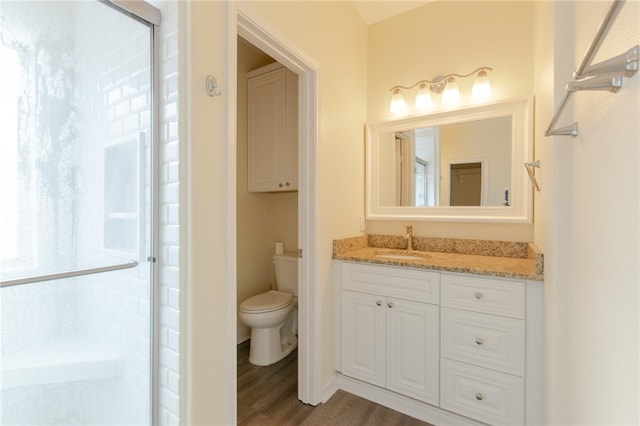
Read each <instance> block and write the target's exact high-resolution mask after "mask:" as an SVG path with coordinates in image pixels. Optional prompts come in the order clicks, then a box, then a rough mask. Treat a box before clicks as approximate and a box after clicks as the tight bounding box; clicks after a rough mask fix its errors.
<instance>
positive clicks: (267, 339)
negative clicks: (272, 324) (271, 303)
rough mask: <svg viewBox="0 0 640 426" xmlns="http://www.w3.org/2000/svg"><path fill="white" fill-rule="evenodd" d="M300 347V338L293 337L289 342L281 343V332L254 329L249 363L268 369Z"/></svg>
mask: <svg viewBox="0 0 640 426" xmlns="http://www.w3.org/2000/svg"><path fill="white" fill-rule="evenodd" d="M297 347H298V337H297V336H296V335H292V336H290V337H289V338H288V341H286V342H281V341H280V330H278V329H277V328H276V329H265V328H252V329H251V343H250V346H249V362H250V363H251V364H253V365H258V366H261V367H266V366H267V365H271V364H275V363H276V362H278V361H280V360H281V359H283V358H284V357H286V356H287V355H289V354H290V353H291V352H292V351H293V350H294V349H295V348H297Z"/></svg>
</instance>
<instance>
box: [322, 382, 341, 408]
mask: <svg viewBox="0 0 640 426" xmlns="http://www.w3.org/2000/svg"><path fill="white" fill-rule="evenodd" d="M336 392H338V376H333V377H332V378H331V380H329V381H328V382H327V383H325V384H324V386H323V387H322V403H323V404H324V403H325V402H327V401H328V400H329V398H331V397H332V396H333V394H334V393H336Z"/></svg>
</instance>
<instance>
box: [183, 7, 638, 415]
mask: <svg viewBox="0 0 640 426" xmlns="http://www.w3.org/2000/svg"><path fill="white" fill-rule="evenodd" d="M455 4H457V5H459V4H460V3H455ZM477 4H478V5H479V6H480V5H485V6H486V7H487V8H490V6H491V5H486V4H485V3H483V2H478V3H477ZM607 4H608V3H603V2H577V3H569V2H560V1H559V2H536V3H535V6H534V7H530V6H525V5H524V4H523V5H522V7H525V9H526V8H527V7H530V8H529V9H526V11H523V12H522V13H518V14H516V15H514V19H513V20H504V21H509V22H514V25H515V27H514V28H511V32H512V34H510V36H512V37H510V40H514V42H513V44H514V45H517V46H518V47H519V49H524V50H525V51H526V50H527V49H530V52H529V55H524V54H523V56H522V57H521V56H518V54H517V52H513V54H512V55H511V56H509V58H508V60H502V61H501V60H500V58H499V57H500V56H506V55H504V53H503V52H502V51H501V50H500V49H498V48H496V47H495V45H494V47H493V49H486V50H483V49H480V50H478V49H479V48H478V49H475V50H474V52H475V53H474V52H467V54H466V55H450V54H447V55H443V56H440V57H438V60H437V61H433V60H431V61H429V60H428V59H429V57H427V56H426V55H424V56H421V55H423V52H422V51H423V50H424V48H423V47H424V46H425V43H427V42H429V41H430V40H437V41H438V43H434V44H435V45H434V46H431V47H430V49H431V50H429V52H433V51H434V49H435V51H436V52H437V51H438V49H441V47H439V46H440V45H444V44H446V43H445V42H446V40H445V39H444V38H443V37H441V36H440V35H439V34H448V33H450V32H453V31H454V29H457V25H451V20H450V19H449V20H447V21H446V23H447V25H446V28H442V26H443V25H442V24H441V23H440V22H444V21H445V20H444V19H440V20H438V19H433V17H425V18H424V19H423V20H422V21H419V20H417V19H416V21H418V22H422V25H421V26H418V27H416V26H415V25H417V23H416V24H415V25H414V26H413V27H412V26H409V25H407V26H406V27H407V28H406V30H405V29H404V28H402V27H399V28H398V33H399V34H400V35H403V34H404V37H405V40H406V41H407V45H408V46H413V49H414V50H415V51H416V52H417V53H420V55H418V54H417V53H416V54H414V55H413V56H414V57H416V58H423V59H420V60H419V61H418V60H416V62H406V61H404V59H402V57H400V58H398V60H402V61H404V62H401V64H402V65H403V66H401V67H395V68H392V67H388V70H387V71H385V73H386V72H388V73H389V75H388V76H387V77H386V78H382V77H381V78H380V80H375V79H376V78H377V77H376V72H375V71H371V73H369V75H368V77H367V28H366V27H365V25H364V24H363V23H362V22H361V21H360V20H359V18H358V17H357V16H355V12H354V11H353V9H352V8H351V6H350V5H349V4H347V3H342V2H326V3H320V2H313V3H299V2H282V3H273V2H256V3H252V5H253V6H254V7H255V9H256V10H258V11H259V12H260V13H261V14H263V15H264V16H265V18H266V19H268V20H269V21H270V22H272V23H273V24H274V25H275V26H276V27H277V28H278V29H279V30H281V31H282V33H283V34H284V35H285V36H286V37H288V38H289V39H290V40H294V41H295V43H296V44H297V45H298V46H299V47H300V48H301V49H302V50H303V51H305V52H306V53H308V54H309V55H310V56H311V57H313V58H314V59H315V60H316V61H317V62H318V63H319V64H321V68H320V75H319V105H318V107H319V129H318V159H317V160H318V176H317V185H318V205H317V217H318V229H317V233H318V239H319V241H318V253H319V256H318V271H317V277H316V278H317V283H316V284H317V285H318V286H321V288H322V295H323V299H322V301H321V303H322V312H323V319H322V333H323V334H322V339H323V347H324V350H323V353H322V359H323V369H322V380H323V382H326V381H328V380H329V379H330V378H331V376H332V375H333V315H334V308H333V304H332V300H333V287H332V284H331V274H330V269H331V268H330V256H331V240H333V239H334V238H342V237H344V236H347V235H355V234H357V233H358V217H359V215H361V214H362V210H363V205H364V200H363V197H364V196H363V194H364V190H363V189H364V179H363V174H364V170H363V169H364V166H363V164H364V142H363V133H364V132H363V123H365V121H367V119H369V120H379V119H384V118H387V117H386V116H385V114H386V110H387V107H388V93H387V92H386V88H387V87H391V86H392V85H393V84H396V83H401V84H402V83H407V82H413V81H415V80H417V79H418V78H421V77H423V76H425V75H426V76H427V77H429V76H434V75H437V74H441V73H445V72H449V71H463V72H464V71H465V70H466V69H467V68H474V67H476V66H477V65H488V66H493V67H494V68H495V71H494V72H493V73H492V74H491V78H492V83H493V86H494V90H495V91H494V93H495V94H496V96H499V95H500V94H502V95H504V94H505V93H508V92H509V93H510V92H511V91H514V92H517V93H514V94H515V95H523V96H528V95H531V94H533V93H535V96H536V120H535V121H536V156H535V157H536V158H539V159H541V160H542V165H543V167H542V168H541V169H540V170H538V176H539V179H540V183H541V187H542V192H540V193H536V199H535V225H534V226H533V227H527V226H523V225H510V226H498V225H495V226H486V225H482V226H477V225H474V224H467V225H465V224H456V226H455V227H452V226H450V225H449V224H444V223H436V224H424V225H420V226H419V227H416V226H414V230H415V229H417V230H418V233H419V235H422V234H424V235H446V236H452V237H456V236H457V237H462V238H465V237H477V238H496V239H500V238H503V239H516V240H533V238H532V236H533V233H534V232H535V241H536V242H537V243H538V244H539V245H540V246H541V248H542V249H543V251H544V252H545V380H544V382H545V389H544V400H545V417H546V422H545V423H546V424H567V425H568V424H576V425H578V424H586V423H589V424H614V423H615V424H638V423H640V419H639V418H638V400H639V392H638V383H639V382H640V380H639V377H638V359H639V351H638V347H639V344H638V335H639V333H640V330H639V327H638V324H639V318H638V312H639V311H640V309H639V306H638V298H639V295H638V276H640V271H639V270H638V258H640V253H639V249H638V235H639V229H638V225H639V223H638V217H640V212H639V204H640V202H639V194H640V190H639V185H640V183H639V182H640V179H639V176H638V166H639V163H640V161H639V160H640V158H639V153H638V139H639V134H640V130H639V129H638V126H639V124H638V116H639V111H638V105H639V104H640V100H639V99H638V93H639V90H638V89H639V84H638V81H639V76H638V75H636V76H634V77H633V78H632V79H625V82H624V87H623V89H622V90H621V92H620V93H618V94H616V95H612V94H609V93H579V94H577V96H575V98H574V102H575V117H576V119H577V120H578V121H579V122H580V125H581V133H580V136H579V137H578V138H576V139H571V138H566V137H563V138H560V137H555V138H545V137H544V136H543V133H544V130H545V128H546V125H547V124H548V120H550V118H551V116H552V114H553V109H554V107H555V104H556V103H557V101H558V99H559V96H561V94H562V90H563V88H564V84H565V83H566V82H567V81H568V80H569V79H570V76H571V72H572V71H573V67H574V66H575V64H576V63H577V62H578V60H579V59H581V56H582V54H583V53H584V51H585V49H586V45H587V44H588V42H589V41H590V38H591V37H592V36H593V34H594V32H595V28H596V27H597V25H598V23H599V20H600V19H601V17H602V15H603V13H604V9H605V7H606V6H607ZM500 5H502V6H503V7H504V8H509V9H510V8H512V7H514V8H515V7H516V2H514V3H511V2H503V3H500ZM427 7H428V6H427ZM180 8H181V9H180V10H181V23H180V28H181V42H180V49H181V52H183V51H184V52H186V55H185V57H184V58H185V59H186V61H185V63H184V64H183V67H184V68H185V69H184V71H185V73H184V75H185V76H186V79H185V80H184V81H183V82H181V91H182V92H181V93H185V98H184V102H185V103H184V104H183V105H182V106H181V135H180V137H181V139H184V143H183V144H182V143H181V146H182V150H183V151H184V154H185V155H184V156H183V155H182V154H181V158H185V162H184V164H181V181H184V182H186V185H185V191H184V192H183V193H181V204H182V205H183V207H182V208H181V218H182V217H185V229H186V232H185V233H184V234H183V235H182V236H181V256H180V258H181V262H184V266H185V268H184V271H185V273H184V274H185V275H184V276H183V277H182V282H183V283H184V287H185V288H184V292H185V296H186V300H187V302H186V305H185V306H183V318H184V320H185V321H184V324H185V325H186V333H185V340H186V347H185V348H184V349H185V352H184V354H185V355H184V358H185V360H184V361H183V362H184V364H185V369H186V373H187V374H186V376H185V381H186V383H185V384H183V385H182V386H184V389H185V392H184V399H185V402H184V404H185V412H186V416H185V417H186V420H185V424H228V423H229V422H228V420H229V418H232V413H229V412H228V407H229V406H232V402H230V401H233V397H234V395H231V394H230V393H229V392H228V390H229V388H230V384H229V382H227V378H228V375H229V374H230V373H229V371H228V368H229V366H231V365H234V362H233V361H232V360H231V358H230V356H232V355H233V356H235V355H234V353H233V352H232V351H229V348H230V347H233V345H234V343H235V341H234V340H235V336H226V334H225V332H226V324H227V322H228V321H233V319H230V316H229V315H228V309H227V308H228V306H227V304H226V301H227V300H229V298H230V297H231V296H229V295H227V294H226V293H225V288H226V287H225V282H227V281H228V280H229V279H235V264H234V265H233V266H234V268H233V270H231V269H230V267H229V266H230V265H229V262H228V256H227V253H226V252H225V250H226V248H227V242H226V240H225V233H226V232H227V230H226V229H225V224H226V221H225V217H226V216H227V215H228V214H230V212H229V209H234V208H235V206H233V207H229V206H224V205H222V203H220V202H219V200H220V199H224V197H225V191H226V186H227V182H228V180H229V173H231V172H233V173H235V170H228V168H229V167H231V168H232V169H233V168H235V165H233V166H230V165H229V164H227V162H226V161H227V158H228V154H229V153H228V151H227V150H226V148H227V143H226V142H227V141H228V135H227V134H226V133H225V132H226V131H225V129H226V126H225V124H226V120H227V118H228V114H229V111H227V110H226V105H227V104H226V100H221V99H212V98H209V97H208V96H206V94H205V93H204V91H203V90H202V77H203V76H204V75H207V74H209V73H215V74H216V75H218V77H219V78H220V79H221V81H227V79H228V78H229V76H228V75H226V74H225V72H226V65H227V64H226V62H225V61H226V56H225V48H226V42H227V39H228V32H227V31H228V28H227V27H226V25H227V22H228V21H229V19H228V18H229V17H228V15H227V4H226V3H224V2H192V3H187V4H184V3H182V4H181V6H180ZM457 9H459V10H457V11H455V12H451V14H450V15H448V16H450V17H451V16H453V17H456V18H457V19H456V21H455V22H463V21H464V19H465V16H466V19H470V16H468V15H469V14H470V12H469V13H466V12H464V11H463V9H464V10H469V11H473V10H476V9H473V6H471V5H469V6H468V7H465V8H459V7H457ZM483 10H486V9H484V8H483ZM476 12H478V13H479V12H480V11H478V10H476ZM503 12H504V9H500V10H499V11H498V12H496V13H494V14H492V15H490V16H489V17H488V18H487V19H492V18H491V16H497V17H504V16H505V15H504V13H503ZM514 13H515V12H514ZM638 15H639V11H638V2H635V1H631V2H627V3H626V4H625V6H624V9H623V11H622V13H621V14H620V16H619V17H618V20H617V22H616V25H615V26H614V27H613V29H612V32H611V34H610V37H609V38H608V41H607V42H606V43H605V44H603V47H602V51H601V55H599V57H598V59H604V58H606V57H608V56H611V55H614V54H618V53H621V52H622V51H624V50H626V49H628V48H629V47H630V46H631V45H633V44H637V43H638V41H639V36H638V19H637V17H638ZM416 16H417V14H416ZM472 16H473V15H472ZM476 16H478V15H476ZM515 16H517V17H518V19H515ZM525 16H526V18H525ZM487 19H485V20H478V21H480V22H481V23H482V25H481V28H478V29H477V31H475V32H470V31H466V30H464V28H463V29H457V30H460V31H463V33H460V32H459V31H457V32H455V34H456V37H454V38H457V39H461V40H469V43H471V42H470V41H471V40H477V39H482V38H484V37H485V36H486V37H489V35H493V36H495V34H494V32H495V31H496V30H497V29H498V28H503V27H504V26H505V25H509V22H506V23H505V22H503V21H500V22H498V23H496V22H490V21H489V22H488V21H487ZM519 19H522V21H519ZM425 22H428V23H430V24H432V25H424V23H425ZM515 22H518V23H519V24H517V25H516V24H515ZM382 24H385V25H386V24H388V23H384V22H383V23H380V24H377V25H382ZM473 25H479V24H473V23H472V22H469V23H468V26H467V28H471V26H473ZM526 27H530V28H534V29H535V34H536V36H535V38H533V36H531V38H528V37H524V38H523V39H522V40H519V41H518V42H516V40H518V34H519V32H518V28H526ZM437 28H439V29H440V31H439V32H437V33H435V34H432V35H429V34H427V33H428V32H429V31H435V30H436V29H437ZM376 31H378V30H377V27H376V26H373V27H371V37H370V39H369V43H370V47H371V50H370V53H369V54H370V56H371V55H373V54H374V53H375V52H383V51H384V46H383V45H384V43H383V42H384V41H385V40H384V39H383V40H378V41H376V40H375V37H374V34H373V33H374V32H376ZM443 31H444V32H443ZM458 34H466V35H467V37H464V38H462V37H460V36H459V35H458ZM416 35H419V38H420V39H421V43H414V42H411V40H412V39H413V38H414V37H415V36H416ZM427 36H428V37H427ZM574 39H575V43H574ZM215 40H218V42H215ZM494 41H495V40H494ZM374 43H377V45H378V46H379V47H373V44H374ZM464 48H465V47H464V46H456V50H454V49H453V48H449V49H450V50H451V51H460V49H464ZM508 48H509V46H506V47H505V49H508ZM442 49H444V47H442ZM388 50H390V51H391V49H388ZM418 51H420V52H418ZM424 51H426V50H424ZM202 52H208V54H207V55H203V54H202ZM493 55H495V56H493ZM514 55H515V56H514ZM433 57H436V56H434V54H432V56H431V58H433ZM181 58H182V55H181ZM527 58H528V59H527ZM532 58H535V61H534V59H532ZM371 61H372V62H370V68H373V66H372V65H371V64H372V63H373V61H374V59H371ZM511 67H515V68H511ZM534 69H535V73H534V72H533V70H534ZM527 70H528V71H527ZM392 72H393V73H396V72H397V73H402V75H400V74H398V77H396V76H395V74H393V78H391V77H392V76H391V73H392ZM380 73H381V74H384V73H383V72H382V71H380ZM500 73H502V74H500ZM181 75H183V74H182V73H181ZM367 78H368V79H369V84H368V87H369V90H367V87H366V86H365V85H366V80H367ZM514 79H515V80H514ZM392 80H393V81H392ZM376 81H377V83H376ZM502 85H504V86H503V87H502V89H501V88H500V87H501V86H502ZM376 86H378V87H376ZM379 88H383V89H382V90H380V89H379ZM226 89H228V88H226ZM461 89H462V90H464V89H463V88H462V87H461ZM534 89H535V90H534ZM182 99H183V98H182V96H181V100H182ZM367 99H368V101H367ZM367 106H368V107H369V109H368V113H367ZM573 109H574V108H573V105H570V108H569V109H568V111H567V114H566V116H565V118H564V119H563V122H564V120H566V122H570V120H571V117H572V114H573ZM183 113H184V114H183ZM183 123H184V127H183ZM182 129H185V130H182ZM234 149H235V147H234ZM234 176H235V175H234ZM594 200H595V201H594ZM231 213H232V214H233V215H234V216H235V211H232V212H231ZM367 225H368V228H369V230H379V231H385V232H386V231H388V232H389V233H400V232H402V227H403V226H404V223H400V222H391V223H390V224H389V225H388V226H386V225H385V224H384V223H372V222H370V223H368V224H367ZM414 225H416V224H415V223H414ZM534 228H535V229H534ZM234 239H235V235H234ZM181 269H182V268H181ZM229 277H231V278H229ZM234 297H235V295H234Z"/></svg>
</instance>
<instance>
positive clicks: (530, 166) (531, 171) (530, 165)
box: [524, 160, 540, 192]
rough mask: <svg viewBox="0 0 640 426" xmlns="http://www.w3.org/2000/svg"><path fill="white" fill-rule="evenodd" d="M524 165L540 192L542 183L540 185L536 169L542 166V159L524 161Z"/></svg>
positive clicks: (534, 185) (532, 182)
mask: <svg viewBox="0 0 640 426" xmlns="http://www.w3.org/2000/svg"><path fill="white" fill-rule="evenodd" d="M524 167H525V168H526V169H527V174H528V175H529V179H531V184H532V185H533V187H534V188H535V189H536V191H538V192H540V185H538V181H537V180H536V174H535V173H536V172H535V169H536V168H540V160H536V161H530V162H528V163H524Z"/></svg>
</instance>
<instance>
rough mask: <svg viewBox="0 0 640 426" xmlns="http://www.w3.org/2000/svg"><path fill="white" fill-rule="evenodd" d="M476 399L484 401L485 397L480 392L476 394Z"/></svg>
mask: <svg viewBox="0 0 640 426" xmlns="http://www.w3.org/2000/svg"><path fill="white" fill-rule="evenodd" d="M476 399H477V400H478V401H482V400H483V399H484V396H482V394H481V393H480V392H478V393H477V394H476Z"/></svg>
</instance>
